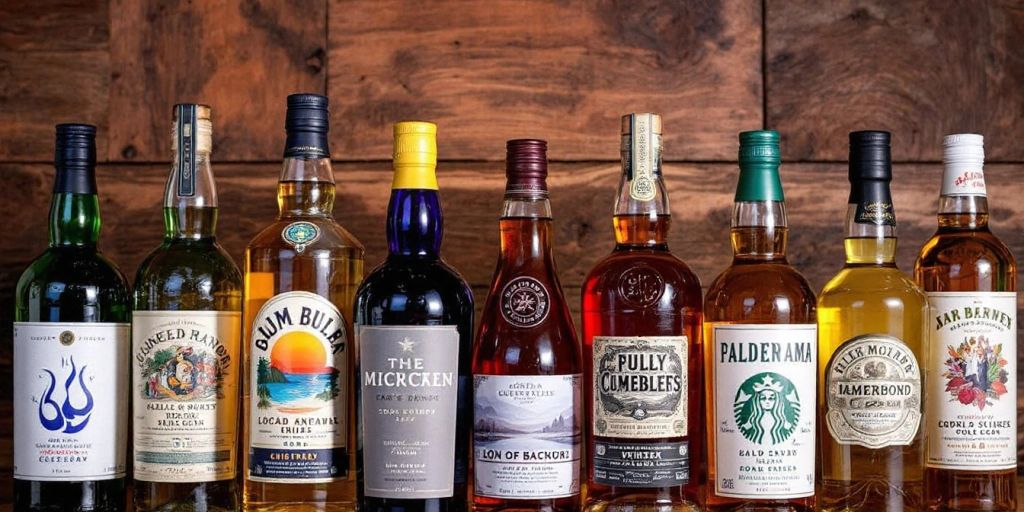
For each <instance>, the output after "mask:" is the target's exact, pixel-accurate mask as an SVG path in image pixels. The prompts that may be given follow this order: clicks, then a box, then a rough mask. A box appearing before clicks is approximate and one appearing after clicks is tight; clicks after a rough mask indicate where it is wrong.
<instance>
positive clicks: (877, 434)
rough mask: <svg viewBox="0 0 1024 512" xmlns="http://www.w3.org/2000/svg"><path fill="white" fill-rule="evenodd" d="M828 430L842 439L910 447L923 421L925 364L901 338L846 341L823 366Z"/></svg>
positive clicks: (879, 336)
mask: <svg viewBox="0 0 1024 512" xmlns="http://www.w3.org/2000/svg"><path fill="white" fill-rule="evenodd" d="M825 392H826V393H828V413H827V414H826V416H825V419H826V422H827V423H828V431H829V433H830V434H831V435H832V438H833V439H835V440H836V442H838V443H839V444H855V445H860V446H864V447H866V448H882V447H884V446H906V445H909V444H910V443H911V442H912V441H913V440H914V436H916V435H917V430H918V428H919V427H920V426H921V369H920V367H919V366H918V363H917V358H916V357H915V356H914V353H913V352H911V351H910V348H909V347H907V345H906V344H905V343H903V342H902V341H900V340H899V339H898V338H894V337H892V336H886V335H882V334H867V335H863V336H857V337H855V338H852V339H849V340H847V341H845V342H844V343H843V344H842V345H840V346H839V349H838V350H836V352H835V353H834V354H833V355H832V359H831V361H829V364H828V367H827V368H826V369H825Z"/></svg>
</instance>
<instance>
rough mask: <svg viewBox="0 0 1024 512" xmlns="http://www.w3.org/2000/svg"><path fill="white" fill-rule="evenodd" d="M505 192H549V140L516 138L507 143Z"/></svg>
mask: <svg viewBox="0 0 1024 512" xmlns="http://www.w3.org/2000/svg"><path fill="white" fill-rule="evenodd" d="M505 149H506V155H505V178H506V180H507V181H506V184H505V193H506V194H547V192H548V184H547V177H548V155H547V151H548V142H547V141H545V140H540V139H514V140H510V141H508V142H506V143H505Z"/></svg>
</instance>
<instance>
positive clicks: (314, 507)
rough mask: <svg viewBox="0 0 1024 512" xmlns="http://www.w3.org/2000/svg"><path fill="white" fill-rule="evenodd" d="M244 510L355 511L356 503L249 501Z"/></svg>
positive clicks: (295, 511)
mask: <svg viewBox="0 0 1024 512" xmlns="http://www.w3.org/2000/svg"><path fill="white" fill-rule="evenodd" d="M242 510H243V511H244V512H355V511H356V506H355V503H348V502H340V503H308V502H296V501H293V502H273V503H256V502H249V503H246V504H245V506H243V507H242Z"/></svg>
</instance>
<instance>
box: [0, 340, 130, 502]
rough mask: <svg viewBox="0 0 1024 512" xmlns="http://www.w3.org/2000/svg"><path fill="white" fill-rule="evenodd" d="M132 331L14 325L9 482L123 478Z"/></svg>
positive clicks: (126, 445)
mask: <svg viewBox="0 0 1024 512" xmlns="http://www.w3.org/2000/svg"><path fill="white" fill-rule="evenodd" d="M130 329H131V327H130V325H129V324H118V323H58V322H53V323H48V322H15V323H14V360H15V361H16V363H15V364H14V399H13V401H14V440H13V441H14V442H13V445H14V478H17V479H20V480H41V481H56V482H59V481H65V482H66V481H83V480H111V479H115V478H124V476H125V462H126V461H125V457H126V452H127V447H128V444H127V443H126V442H125V439H126V438H127V437H128V372H129V368H128V351H129V349H130V347H131V341H130V339H129V332H130Z"/></svg>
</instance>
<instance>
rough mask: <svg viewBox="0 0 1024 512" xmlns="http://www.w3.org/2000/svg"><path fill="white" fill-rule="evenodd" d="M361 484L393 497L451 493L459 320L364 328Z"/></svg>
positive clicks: (379, 494)
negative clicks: (454, 321) (444, 322)
mask: <svg viewBox="0 0 1024 512" xmlns="http://www.w3.org/2000/svg"><path fill="white" fill-rule="evenodd" d="M358 336H359V338H358V339H359V341H358V343H359V350H358V352H359V368H360V370H359V371H360V379H359V380H360V386H362V394H361V397H362V400H361V407H362V421H363V424H362V432H363V435H362V439H363V464H364V468H363V482H364V486H363V490H364V492H365V494H366V495H367V496H372V497H375V498H393V499H428V498H447V497H451V496H452V495H453V494H454V492H455V489H454V485H453V481H452V476H453V475H454V474H455V424H456V409H457V406H458V394H459V381H458V378H459V332H458V330H457V329H456V327H455V326H450V325H445V326H429V327H428V326H372V327H371V326H362V327H360V328H359V330H358Z"/></svg>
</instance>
